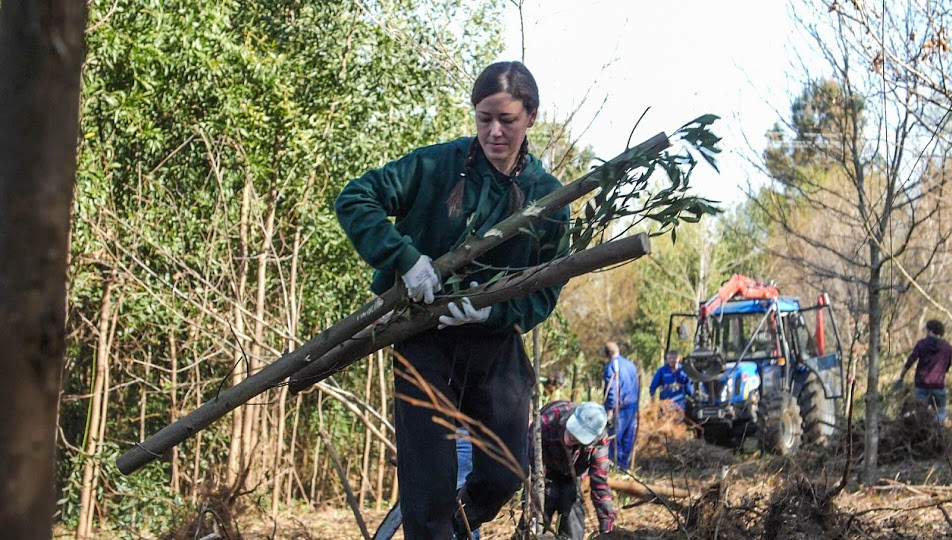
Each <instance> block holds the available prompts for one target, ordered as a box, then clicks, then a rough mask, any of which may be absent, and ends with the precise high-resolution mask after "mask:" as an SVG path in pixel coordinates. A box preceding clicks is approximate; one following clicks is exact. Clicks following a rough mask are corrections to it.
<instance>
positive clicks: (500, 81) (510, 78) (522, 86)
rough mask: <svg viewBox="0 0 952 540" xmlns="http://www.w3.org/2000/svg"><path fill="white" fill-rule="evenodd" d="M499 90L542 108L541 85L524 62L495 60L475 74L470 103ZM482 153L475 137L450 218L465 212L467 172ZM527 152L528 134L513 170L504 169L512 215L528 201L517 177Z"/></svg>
mask: <svg viewBox="0 0 952 540" xmlns="http://www.w3.org/2000/svg"><path fill="white" fill-rule="evenodd" d="M499 92H506V93H508V94H509V95H511V96H512V97H513V98H515V99H517V100H519V101H521V102H522V105H523V107H525V109H526V111H529V112H534V111H536V110H538V109H539V87H538V86H537V85H536V82H535V78H534V77H533V76H532V73H530V72H529V69H528V68H526V66H525V65H523V64H522V62H496V63H495V64H490V65H489V66H488V67H486V69H484V70H483V72H482V73H480V74H479V77H476V82H475V83H473V91H472V93H471V94H470V102H471V103H472V105H473V107H475V106H476V105H477V104H478V103H479V102H480V101H482V100H483V99H485V98H486V97H488V96H491V95H493V94H497V93H499ZM480 152H482V147H481V146H480V144H479V138H478V137H474V138H473V142H471V143H470V145H469V150H468V151H467V153H466V161H465V162H464V164H463V170H462V172H460V178H459V180H457V182H456V185H455V186H453V190H452V191H451V192H450V196H449V199H448V200H447V211H448V213H449V215H450V217H456V216H458V215H459V213H460V212H461V211H462V208H463V193H464V191H465V182H466V177H467V172H468V171H469V170H471V169H472V167H473V164H474V163H475V162H476V157H477V156H478V155H479V153H480ZM528 155H529V139H528V137H527V138H525V139H523V141H522V146H520V147H519V154H518V155H517V156H516V163H515V166H513V168H512V170H510V171H501V172H503V174H504V175H505V180H506V181H507V182H508V183H509V208H508V212H507V215H512V213H513V212H515V211H516V210H518V209H520V208H522V205H523V204H524V203H525V199H526V195H525V193H523V192H522V189H521V188H520V187H519V184H518V183H517V182H516V179H517V178H518V177H519V175H520V174H521V173H522V171H523V170H524V169H525V166H526V161H527V156H528Z"/></svg>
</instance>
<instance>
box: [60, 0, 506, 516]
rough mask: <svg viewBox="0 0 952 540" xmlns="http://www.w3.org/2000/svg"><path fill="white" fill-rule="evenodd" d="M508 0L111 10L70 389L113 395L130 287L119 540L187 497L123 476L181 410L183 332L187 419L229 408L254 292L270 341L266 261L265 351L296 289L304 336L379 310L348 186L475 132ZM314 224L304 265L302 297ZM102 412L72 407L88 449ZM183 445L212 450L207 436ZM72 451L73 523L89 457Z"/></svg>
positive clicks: (355, 381)
mask: <svg viewBox="0 0 952 540" xmlns="http://www.w3.org/2000/svg"><path fill="white" fill-rule="evenodd" d="M501 5H502V2H501V1H500V0H495V1H491V2H481V3H479V5H471V6H467V5H463V4H462V3H460V2H458V1H455V0H440V1H438V2H435V3H430V4H428V5H427V6H424V7H421V6H419V5H418V3H416V2H412V1H410V0H378V1H370V2H364V3H362V5H361V6H358V5H356V4H354V3H353V2H345V1H342V0H329V1H322V2H310V3H304V4H302V3H296V2H271V3H265V4H260V3H257V4H246V3H241V2H235V1H231V0H225V1H224V2H218V1H214V2H213V1H210V0H197V1H189V2H184V1H179V0H174V1H170V2H158V1H155V0H147V1H146V2H145V3H142V2H131V1H130V0H119V1H118V2H108V3H100V2H94V3H92V4H90V15H89V21H90V29H89V31H88V34H87V46H88V55H87V59H86V65H85V69H84V73H83V81H82V82H83V93H82V103H81V107H82V111H81V112H82V117H81V130H82V138H81V140H80V145H79V168H78V178H77V185H76V197H75V212H74V215H75V220H74V222H73V228H72V238H71V240H72V245H71V250H72V253H71V255H72V259H71V263H72V264H71V266H70V269H69V272H70V276H69V279H70V285H71V287H70V298H69V315H70V316H69V328H68V332H69V344H68V346H69V354H70V359H69V362H68V369H67V372H66V373H65V379H64V387H65V391H66V393H68V394H73V395H83V394H88V393H89V392H90V391H91V389H92V385H93V382H94V380H93V373H94V371H93V369H92V368H93V366H94V357H95V355H96V350H97V338H98V331H97V329H96V325H97V324H98V320H97V317H98V313H99V312H100V310H101V305H102V301H103V291H104V290H105V288H104V283H105V282H106V281H107V280H111V281H112V282H113V283H114V288H113V293H112V301H113V303H114V309H115V310H116V312H117V313H118V315H117V317H116V319H115V322H114V323H113V324H114V330H112V335H113V336H114V337H113V338H112V339H113V341H112V343H111V349H110V351H111V358H110V359H109V362H110V364H111V367H110V372H111V380H110V386H111V387H112V392H111V393H110V403H109V407H108V412H107V414H108V425H107V429H106V438H107V441H109V442H107V447H106V448H107V450H106V451H105V452H104V453H103V454H100V455H97V456H94V457H93V458H92V459H96V460H98V461H99V462H101V464H102V467H103V475H102V477H103V479H104V482H105V484H106V485H105V486H103V483H102V482H101V483H100V493H99V496H97V500H98V501H99V502H100V504H101V505H103V506H104V507H106V508H107V509H108V512H107V518H108V519H109V520H110V522H111V523H113V524H114V525H115V527H116V530H115V531H111V532H110V535H112V533H113V532H115V535H119V534H125V533H123V532H116V531H122V530H136V529H137V528H138V529H140V530H142V529H144V528H145V526H148V527H151V528H153V529H161V528H162V527H164V526H165V524H168V523H170V520H171V519H172V514H171V513H170V512H171V510H170V509H171V508H174V506H175V505H178V504H179V503H178V501H172V500H171V499H170V498H169V497H168V496H167V495H164V494H165V493H167V492H168V484H167V482H168V481H167V477H166V471H163V469H162V466H160V465H154V466H152V467H150V468H147V469H146V470H144V471H141V472H139V473H137V474H136V475H133V476H131V477H122V476H119V475H118V473H116V472H115V470H114V468H113V465H112V463H113V462H114V458H115V456H116V445H115V443H114V442H113V441H123V442H122V444H121V446H123V447H125V446H126V445H127V441H131V440H138V439H139V429H138V428H139V422H138V418H139V417H140V416H141V417H142V418H144V421H145V426H146V429H145V430H146V432H147V433H152V432H154V431H156V430H158V429H159V428H161V427H162V426H164V425H165V424H166V423H167V422H168V420H169V418H170V416H169V415H170V412H169V411H170V409H171V401H170V395H169V394H170V392H169V390H170V388H171V379H170V376H169V372H168V368H169V359H170V355H171V350H170V345H169V341H170V339H169V338H170V336H172V335H175V336H176V338H177V342H178V344H179V348H178V355H179V360H180V364H179V368H180V370H182V371H181V372H180V373H179V374H178V383H179V385H180V388H181V386H183V385H185V384H188V387H189V391H188V392H187V393H186V392H184V391H183V390H181V389H180V390H179V392H180V393H179V396H178V397H179V407H180V408H182V409H185V410H188V409H191V408H193V407H194V406H196V405H197V403H198V402H199V401H201V402H204V401H208V400H209V399H213V398H214V396H215V394H216V390H217V387H218V383H219V381H221V380H222V379H224V378H226V377H227V376H228V373H229V369H231V367H232V364H233V362H232V351H233V347H234V340H233V337H232V335H233V334H232V332H233V328H235V327H236V325H237V323H236V321H235V320H234V319H235V317H234V310H235V305H236V304H238V305H240V306H242V307H243V308H245V309H246V310H248V311H247V312H246V314H245V316H244V317H245V327H244V331H245V333H250V331H251V326H252V325H253V324H254V321H253V317H251V316H250V315H249V313H254V311H255V308H256V307H257V306H256V305H255V300H254V299H255V296H256V295H255V287H256V285H257V283H256V280H257V279H258V278H257V270H258V260H257V256H258V254H259V253H262V252H266V253H268V254H269V260H268V266H267V267H266V268H265V273H264V282H263V283H264V288H265V295H264V297H265V304H264V305H263V312H264V319H265V320H264V325H265V328H264V335H263V342H264V344H265V345H266V346H269V347H271V348H272V349H275V350H282V349H284V348H285V347H286V346H287V338H286V337H285V335H284V334H286V333H288V332H290V331H291V330H290V325H291V322H292V321H291V304H292V301H291V300H292V298H293V299H294V301H295V302H294V303H295V304H296V308H297V313H296V320H294V321H293V323H294V325H295V326H296V327H297V328H298V330H297V332H296V333H297V336H298V337H300V338H308V337H310V336H311V335H314V334H315V333H317V332H318V331H320V330H321V329H323V328H326V327H328V326H330V325H331V324H332V323H334V322H336V321H338V320H340V319H341V318H343V317H344V316H345V315H347V314H349V313H350V312H351V311H352V310H353V309H354V307H355V306H357V305H359V304H360V303H362V301H364V300H365V299H366V298H367V295H368V293H367V288H368V283H369V279H370V272H371V270H370V268H369V267H367V266H366V265H365V264H364V263H363V262H361V261H360V260H359V259H358V257H357V256H356V254H355V253H354V250H353V249H352V247H351V246H350V243H349V242H348V241H347V239H346V238H345V237H344V235H343V233H342V232H341V230H340V228H339V226H338V224H337V221H336V218H335V216H334V213H333V200H334V197H335V196H336V194H337V193H338V191H339V190H340V188H341V186H343V184H344V183H345V182H347V181H348V180H349V179H350V178H353V177H354V176H357V175H358V174H360V173H362V172H363V171H365V170H367V169H369V168H371V167H375V166H379V165H381V164H382V163H384V162H385V161H387V160H388V159H393V158H394V157H396V156H399V155H401V154H403V153H405V152H407V151H409V150H410V149H412V148H414V147H417V146H420V145H424V144H432V143H434V142H438V141H440V140H446V139H451V138H455V137H459V136H462V135H466V134H469V133H471V132H472V131H473V126H472V113H471V111H470V106H469V103H468V90H469V86H470V82H471V80H472V77H473V73H475V72H477V71H478V70H479V69H481V68H482V67H483V66H484V65H485V64H487V63H488V62H489V60H490V59H492V58H494V57H495V56H496V55H497V54H498V53H499V52H500V50H501V40H500V35H499V29H500V28H501V27H502V26H501V24H499V17H500V16H501ZM427 10H429V12H428V13H427V12H426V11H427ZM450 22H451V23H452V25H451V26H448V24H449V23H450ZM444 23H446V24H444ZM447 28H452V30H450V31H448V30H447ZM246 196H247V209H246V218H245V219H246V221H247V226H246V227H245V228H244V230H243V227H242V219H243V214H242V211H243V210H242V209H243V206H244V201H245V200H246V199H245V198H246ZM272 213H273V215H274V218H273V231H274V232H273V234H272V235H271V236H270V237H269V236H267V235H266V234H265V230H266V226H267V223H268V219H269V218H268V216H269V214H272ZM296 234H300V238H301V244H300V247H299V250H300V251H299V253H298V255H297V257H298V258H299V260H300V264H299V266H298V273H297V284H296V290H290V273H291V262H290V261H291V259H292V256H293V254H294V248H295V246H294V239H295V236H296ZM261 354H262V355H263V356H265V358H262V360H264V361H269V360H271V358H270V357H269V356H270V355H268V354H267V353H266V352H265V353H261ZM97 360H98V359H97ZM193 361H198V362H199V363H198V364H197V365H196V366H195V367H190V368H189V369H187V370H184V369H183V367H182V366H188V365H190V364H191V362H193ZM147 363H151V364H152V365H151V369H148V370H147V369H146V367H145V365H146V364H147ZM159 368H162V369H159ZM364 378H365V375H364V374H362V373H360V372H358V370H351V371H348V372H345V373H342V374H340V377H339V378H338V382H340V384H341V385H342V386H343V387H344V388H362V387H363V380H364ZM143 396H144V397H145V399H144V400H143V399H142V398H143ZM307 398H308V400H312V399H313V396H308V397H307ZM186 399H187V400H188V402H187V403H183V401H184V400H186ZM143 404H144V405H143ZM305 407H309V405H308V404H307V403H306V404H305ZM88 408H89V400H88V399H83V400H74V401H68V402H67V403H66V404H65V405H64V408H63V422H62V424H61V427H62V428H63V431H64V435H65V438H66V441H67V442H68V443H70V444H72V445H77V444H80V443H81V441H82V439H83V436H84V433H85V431H86V430H85V425H86V417H87V411H88ZM305 410H308V409H306V408H305ZM334 413H335V414H332V415H328V416H327V417H326V419H327V420H328V421H329V423H331V424H332V425H331V426H329V427H328V426H325V427H328V429H329V430H330V431H332V432H334V433H335V436H336V435H341V436H344V435H345V434H346V435H348V436H349V439H348V440H347V441H346V443H345V444H354V443H355V440H356V439H355V437H357V435H356V433H357V431H358V430H355V429H353V427H354V426H353V425H352V422H353V416H352V415H351V414H350V413H349V412H345V411H343V410H340V411H337V410H335V411H334ZM307 425H308V423H307V422H305V423H304V426H305V427H306V426H307ZM227 427H228V426H227V422H223V423H220V424H219V425H216V426H213V427H212V428H210V429H209V430H207V431H206V432H205V433H203V436H204V441H205V446H203V447H202V456H201V458H202V463H201V469H202V473H203V474H202V476H205V475H207V476H208V477H209V479H210V480H209V481H210V482H212V483H213V482H214V481H217V480H218V479H219V478H220V476H221V475H220V474H219V473H220V472H221V470H222V469H221V467H222V463H223V460H224V459H225V454H226V451H227V442H228V441H227V439H226V429H227ZM302 429H303V428H302ZM299 436H303V437H305V438H306V437H307V434H303V435H302V434H299ZM182 449H183V452H188V451H193V450H194V441H191V442H189V443H186V444H185V445H183V447H182ZM63 453H64V455H66V456H65V457H64V459H62V460H61V463H63V464H64V466H63V467H61V470H60V482H61V487H62V490H63V497H62V501H61V507H62V509H63V511H64V516H65V519H66V520H67V521H69V520H75V516H76V510H75V505H76V504H78V500H79V499H78V485H77V482H79V481H81V475H82V466H83V461H82V460H81V459H79V458H77V457H75V456H71V455H68V454H67V452H66V451H65V450H64V451H63ZM132 494H138V496H133V495H132ZM100 497H101V498H100ZM130 520H131V521H130ZM70 523H71V524H72V523H73V522H70ZM144 524H145V525H144ZM126 528H127V529H126Z"/></svg>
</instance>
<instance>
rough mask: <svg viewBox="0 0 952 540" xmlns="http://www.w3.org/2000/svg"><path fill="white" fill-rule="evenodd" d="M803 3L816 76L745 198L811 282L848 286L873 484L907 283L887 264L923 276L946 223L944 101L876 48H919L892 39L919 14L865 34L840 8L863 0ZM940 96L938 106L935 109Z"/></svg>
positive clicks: (774, 136)
mask: <svg viewBox="0 0 952 540" xmlns="http://www.w3.org/2000/svg"><path fill="white" fill-rule="evenodd" d="M803 7H804V10H801V11H799V13H807V12H810V13H811V14H810V15H804V16H802V17H801V18H799V22H800V24H801V26H802V27H803V28H804V30H805V31H806V34H807V35H808V36H809V37H810V38H811V41H812V43H814V44H815V46H816V51H817V52H818V54H819V56H820V57H821V58H822V59H823V60H824V62H825V64H826V66H825V68H826V73H824V74H823V76H822V77H823V78H821V79H817V78H813V77H815V74H813V73H810V70H808V69H806V68H805V69H804V72H805V73H806V74H807V79H808V80H807V81H806V83H805V86H804V92H803V94H802V95H801V96H799V98H798V99H796V100H795V102H794V104H793V107H792V111H791V118H790V120H789V121H787V123H786V125H785V126H784V127H780V126H778V127H777V128H776V129H775V130H774V131H772V132H771V133H770V134H769V137H770V146H769V147H768V149H767V150H766V151H765V153H764V165H765V169H766V172H767V173H768V174H769V175H770V176H771V178H772V180H773V182H772V183H771V184H770V185H769V186H767V187H765V188H764V189H762V190H761V191H760V192H759V193H757V194H756V195H755V196H754V200H755V202H756V205H757V208H758V210H759V211H761V212H762V213H763V216H764V217H765V218H766V221H767V222H768V223H770V224H771V226H772V227H775V232H776V234H775V235H774V238H773V240H772V241H771V245H770V246H769V247H770V249H771V251H772V252H773V253H774V254H776V255H779V256H782V257H783V258H784V260H786V261H787V262H788V266H791V267H795V268H797V269H798V270H799V273H800V275H801V276H802V277H803V278H804V279H806V280H807V281H808V282H810V283H812V284H814V285H816V286H817V288H827V289H829V288H834V287H839V288H840V289H841V290H844V291H847V294H848V295H849V296H851V297H852V299H853V306H852V307H853V309H854V313H853V318H854V320H855V321H864V322H865V324H863V325H861V326H862V328H861V330H860V331H861V332H862V333H863V334H864V336H865V338H866V344H865V345H866V350H865V359H866V383H867V393H866V444H865V456H864V469H863V481H864V482H865V483H867V484H872V483H875V482H876V480H877V460H878V457H877V448H878V437H879V411H880V401H881V396H880V393H879V386H880V382H879V379H880V370H881V361H880V356H881V351H882V343H881V339H882V335H883V333H884V330H885V329H884V324H888V321H889V320H890V319H889V317H888V313H889V310H890V309H891V308H892V307H893V306H896V305H898V301H899V300H900V299H901V298H902V295H903V294H904V293H905V292H906V291H907V290H908V289H909V284H908V281H907V280H905V279H902V278H901V277H900V275H899V273H898V272H895V271H894V270H895V268H896V266H897V265H901V266H902V267H903V268H904V269H905V270H907V271H908V274H909V276H910V278H911V279H915V278H916V277H917V276H919V275H921V274H923V273H924V272H925V271H926V270H927V269H928V268H929V266H930V265H931V264H932V262H933V260H934V258H935V255H936V254H937V253H938V252H939V250H940V249H941V248H942V247H944V246H945V245H946V244H947V240H948V238H949V235H950V233H952V230H949V229H948V228H947V226H946V228H945V229H942V222H941V220H939V219H938V218H939V217H940V216H941V210H942V208H943V205H942V204H940V201H941V197H940V196H939V195H940V194H941V193H943V191H944V189H945V183H946V174H945V172H944V171H945V169H946V167H945V166H944V160H945V155H946V153H947V152H948V149H949V147H948V143H947V142H946V141H945V140H944V139H943V138H942V137H940V136H939V135H938V134H939V133H940V132H942V131H943V130H945V129H947V125H948V124H947V122H948V111H947V109H948V99H947V96H945V97H943V95H942V94H941V93H939V92H937V91H936V89H935V88H932V87H930V86H929V85H927V84H924V83H923V81H922V80H921V79H917V78H916V77H915V76H912V75H911V72H909V71H905V72H902V70H900V69H898V65H897V63H896V62H895V61H894V60H891V59H890V58H892V57H891V56H889V55H886V56H884V51H883V48H882V43H883V36H884V35H885V34H888V35H889V36H891V37H890V38H888V39H887V41H889V42H892V43H904V47H905V48H904V49H903V50H902V51H893V53H891V54H893V55H901V56H902V57H903V58H905V59H909V58H911V57H914V56H916V55H919V54H921V46H920V45H917V42H916V41H915V40H909V39H905V40H903V38H902V36H906V37H907V38H908V36H910V35H912V34H916V33H917V27H916V25H917V24H920V23H921V22H922V21H921V20H919V19H918V18H917V17H916V16H915V15H914V14H912V12H905V15H900V16H899V17H900V19H889V20H885V19H882V18H881V19H880V21H881V22H883V25H882V26H881V27H880V28H879V30H880V31H881V33H880V34H877V35H876V36H873V35H872V34H871V33H869V32H866V31H864V30H863V26H862V25H863V22H862V21H863V19H862V18H861V17H859V16H858V15H857V13H856V12H850V11H852V10H857V9H858V10H860V12H863V9H864V8H863V7H862V3H856V2H854V3H853V4H852V7H847V8H844V7H843V6H842V5H841V4H840V3H838V2H836V1H832V2H827V3H826V5H825V6H820V7H815V6H813V5H812V4H810V3H809V2H805V3H804V5H803ZM844 9H846V10H844ZM814 10H815V11H814ZM883 15H884V16H885V14H883ZM890 17H891V15H890ZM918 31H919V32H922V31H925V29H919V30H918ZM894 38H895V39H894ZM940 101H941V102H945V103H946V110H945V111H941V110H939V109H937V108H936V106H935V104H936V103H937V102H940ZM936 126H940V129H938V130H937V129H936Z"/></svg>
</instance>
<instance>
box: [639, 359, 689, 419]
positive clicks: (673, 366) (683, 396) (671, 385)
mask: <svg viewBox="0 0 952 540" xmlns="http://www.w3.org/2000/svg"><path fill="white" fill-rule="evenodd" d="M659 388H660V389H661V394H660V395H659V396H658V399H667V400H670V401H673V402H674V403H675V404H677V406H678V407H681V410H682V411H683V410H684V407H685V404H686V401H687V396H692V395H694V388H693V387H692V386H691V380H690V379H689V378H688V374H687V373H685V371H684V368H682V367H681V355H680V354H679V353H678V351H675V350H669V351H667V352H666V353H664V365H662V366H661V367H659V368H658V371H656V372H655V374H654V377H653V378H652V379H651V385H650V386H649V387H648V395H649V396H651V397H654V394H655V391H657V390H658V389H659Z"/></svg>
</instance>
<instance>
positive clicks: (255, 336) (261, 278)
mask: <svg viewBox="0 0 952 540" xmlns="http://www.w3.org/2000/svg"><path fill="white" fill-rule="evenodd" d="M276 204H277V194H276V193H275V192H274V191H271V193H270V196H269V199H268V212H267V216H266V217H265V223H264V230H263V231H262V237H261V245H260V246H259V247H258V256H257V257H256V259H257V264H258V267H257V276H256V282H255V283H256V285H255V320H254V326H253V329H252V342H251V352H250V354H249V355H248V364H249V370H248V373H247V376H248V377H250V376H252V375H254V374H255V373H257V372H258V371H259V370H260V369H261V349H262V347H261V344H262V343H263V341H264V313H265V310H264V308H265V302H266V301H267V292H268V288H267V284H268V258H269V257H268V254H269V253H270V252H271V237H272V235H273V234H274V215H275V205H276ZM265 396H267V394H265ZM267 401H268V400H267V399H266V397H264V396H259V397H255V398H252V399H251V400H249V401H248V405H249V406H248V407H246V408H245V418H244V432H243V433H242V437H243V444H244V449H245V453H244V455H245V463H244V466H245V467H248V468H250V469H251V474H252V475H253V476H254V477H255V478H257V476H258V474H259V473H260V471H258V469H256V468H255V461H256V460H255V458H256V457H257V455H258V454H260V453H262V452H258V451H256V450H259V448H258V441H259V436H261V437H264V439H262V440H267V436H266V435H265V434H264V433H263V432H264V430H265V422H266V418H264V410H263V407H264V405H262V404H263V403H266V402H267ZM259 416H260V417H261V418H259ZM259 423H260V425H258V424H259ZM255 426H258V428H257V429H255ZM260 450H264V449H260ZM262 461H263V460H262ZM275 475H277V471H275ZM255 483H257V482H252V484H255Z"/></svg>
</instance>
